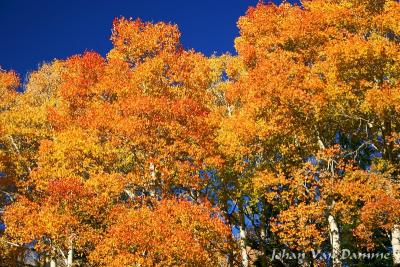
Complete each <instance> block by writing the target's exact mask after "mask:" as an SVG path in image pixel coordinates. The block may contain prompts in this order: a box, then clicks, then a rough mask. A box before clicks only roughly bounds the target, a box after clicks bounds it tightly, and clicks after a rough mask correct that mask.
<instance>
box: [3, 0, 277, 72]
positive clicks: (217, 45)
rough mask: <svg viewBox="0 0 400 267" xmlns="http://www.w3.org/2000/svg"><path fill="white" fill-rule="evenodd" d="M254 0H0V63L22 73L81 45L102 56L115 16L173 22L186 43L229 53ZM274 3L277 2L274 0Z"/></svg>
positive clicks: (80, 48) (108, 45)
mask: <svg viewBox="0 0 400 267" xmlns="http://www.w3.org/2000/svg"><path fill="white" fill-rule="evenodd" d="M257 2H258V0H230V1H228V0H203V1H194V0H185V1H184V0H170V1H161V0H114V1H111V0H108V1H106V0H97V1H94V0H93V1H86V0H64V1H61V0H0V25H1V26H0V66H2V68H3V69H14V70H16V71H17V72H18V73H20V74H21V77H22V78H24V76H25V75H26V73H27V72H29V71H32V70H35V69H36V68H37V66H38V64H40V63H41V62H44V61H51V60H52V59H54V58H66V57H69V56H71V55H74V54H78V53H82V52H84V51H86V50H94V51H97V52H99V53H101V54H103V55H105V54H106V53H107V51H108V50H109V49H110V48H111V43H110V41H109V37H110V34H111V24H112V21H113V19H114V18H115V17H119V16H125V17H133V18H138V17H140V18H142V19H143V20H145V21H154V22H156V21H166V22H172V23H176V24H178V26H179V28H180V30H181V32H182V42H183V44H184V46H185V47H186V48H194V49H195V50H197V51H200V52H203V53H205V54H206V55H210V54H212V53H213V52H217V53H218V54H221V53H224V52H227V51H229V52H231V53H234V49H233V40H234V38H235V36H237V34H238V30H237V27H236V22H237V19H238V18H239V16H241V15H243V14H244V13H245V12H246V10H247V7H248V6H251V5H253V6H254V5H255V4H257ZM274 2H280V1H278V0H276V1H274Z"/></svg>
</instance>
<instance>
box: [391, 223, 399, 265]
mask: <svg viewBox="0 0 400 267" xmlns="http://www.w3.org/2000/svg"><path fill="white" fill-rule="evenodd" d="M392 250H393V266H400V225H398V224H396V225H394V226H393V229H392Z"/></svg>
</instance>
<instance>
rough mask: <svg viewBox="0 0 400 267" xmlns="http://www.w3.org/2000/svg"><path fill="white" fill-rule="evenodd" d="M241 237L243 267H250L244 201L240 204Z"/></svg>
mask: <svg viewBox="0 0 400 267" xmlns="http://www.w3.org/2000/svg"><path fill="white" fill-rule="evenodd" d="M239 237H240V242H239V245H240V253H241V256H242V267H248V266H249V258H248V256H247V250H246V222H245V214H244V210H243V203H242V201H240V202H239Z"/></svg>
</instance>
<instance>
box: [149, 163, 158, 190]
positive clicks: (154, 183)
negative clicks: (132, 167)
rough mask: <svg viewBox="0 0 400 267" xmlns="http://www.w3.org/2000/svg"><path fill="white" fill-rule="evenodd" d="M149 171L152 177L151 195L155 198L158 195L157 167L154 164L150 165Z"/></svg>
mask: <svg viewBox="0 0 400 267" xmlns="http://www.w3.org/2000/svg"><path fill="white" fill-rule="evenodd" d="M149 171H150V177H151V181H150V189H149V195H150V196H151V197H154V196H155V195H156V189H155V186H156V167H155V166H154V163H150V164H149Z"/></svg>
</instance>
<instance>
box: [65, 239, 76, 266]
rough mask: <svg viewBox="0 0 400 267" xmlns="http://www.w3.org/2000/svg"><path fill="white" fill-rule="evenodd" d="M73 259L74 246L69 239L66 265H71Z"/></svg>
mask: <svg viewBox="0 0 400 267" xmlns="http://www.w3.org/2000/svg"><path fill="white" fill-rule="evenodd" d="M73 260H74V247H73V244H72V241H71V244H70V247H69V249H68V255H67V262H66V263H67V264H66V265H67V267H72V264H73Z"/></svg>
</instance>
